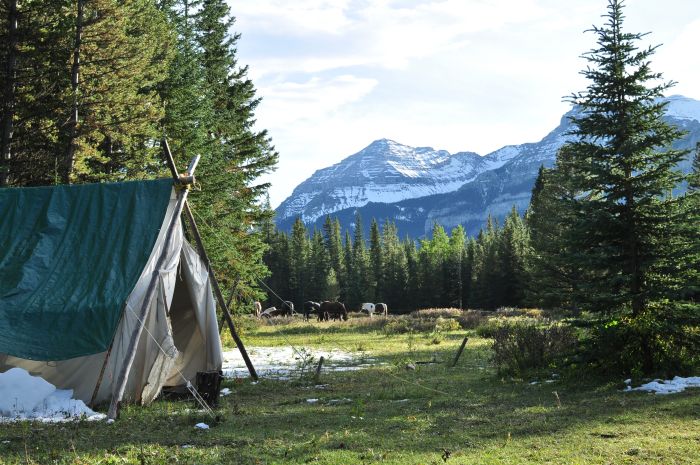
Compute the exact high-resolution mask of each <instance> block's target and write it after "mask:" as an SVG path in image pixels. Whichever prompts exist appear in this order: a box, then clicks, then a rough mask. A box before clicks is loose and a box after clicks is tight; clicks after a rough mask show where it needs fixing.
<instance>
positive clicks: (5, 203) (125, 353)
mask: <svg viewBox="0 0 700 465" xmlns="http://www.w3.org/2000/svg"><path fill="white" fill-rule="evenodd" d="M181 189H182V187H181V186H179V185H178V183H177V182H174V181H173V180H172V179H164V180H155V181H133V182H123V183H110V184H87V185H70V186H50V187H33V188H10V189H0V372H4V371H6V370H8V369H10V368H12V367H22V368H25V369H26V370H28V371H29V372H30V373H32V374H34V375H38V376H41V377H42V378H44V379H46V380H47V381H49V382H51V383H52V384H54V385H56V386H57V387H58V388H61V389H73V390H74V396H75V397H76V398H79V399H81V400H84V401H86V402H90V401H92V400H94V401H96V402H102V401H108V400H110V399H111V400H112V401H113V402H114V399H115V396H117V397H118V398H119V399H121V398H123V399H124V400H129V401H134V402H141V403H148V402H150V401H152V400H153V399H154V398H155V397H156V396H157V395H158V393H159V392H160V391H161V388H162V387H163V386H176V385H182V384H183V383H185V379H186V380H191V381H192V382H194V378H195V376H196V373H197V372H198V371H209V370H218V369H220V368H221V365H222V351H221V341H220V339H219V332H218V325H217V319H216V307H215V300H214V297H213V294H212V281H213V279H212V277H213V276H212V275H210V274H209V273H208V271H207V266H206V264H205V262H204V261H203V260H202V259H201V258H200V256H199V255H198V253H197V252H196V251H195V250H194V249H193V248H192V247H191V246H190V245H189V244H188V243H187V241H186V240H185V238H184V234H183V227H182V224H181V219H180V212H181V211H182V208H183V204H184V202H185V201H186V194H185V195H183V194H182V193H181V192H180V191H181ZM143 315H145V318H143V320H144V321H143V323H144V324H143V325H142V324H141V321H140V318H141V317H140V316H143ZM131 349H135V350H131ZM130 354H131V355H130ZM120 374H121V375H122V378H123V381H124V382H123V383H120ZM183 377H184V379H183ZM96 388H97V389H96ZM120 389H123V397H122V395H121V393H119V392H118V391H119V390H120Z"/></svg>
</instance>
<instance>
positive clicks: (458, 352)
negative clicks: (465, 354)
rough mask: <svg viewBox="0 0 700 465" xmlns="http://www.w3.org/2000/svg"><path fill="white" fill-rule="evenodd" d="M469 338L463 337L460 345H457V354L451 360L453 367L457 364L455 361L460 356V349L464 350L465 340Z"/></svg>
mask: <svg viewBox="0 0 700 465" xmlns="http://www.w3.org/2000/svg"><path fill="white" fill-rule="evenodd" d="M468 340H469V338H467V337H465V338H464V340H463V341H462V345H461V346H459V350H458V351H457V355H455V359H454V360H453V361H452V366H453V367H454V366H455V365H457V361H458V360H459V357H461V356H462V351H463V350H464V347H465V346H466V345H467V341H468Z"/></svg>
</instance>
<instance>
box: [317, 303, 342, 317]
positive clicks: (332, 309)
mask: <svg viewBox="0 0 700 465" xmlns="http://www.w3.org/2000/svg"><path fill="white" fill-rule="evenodd" d="M330 318H333V319H336V318H340V319H341V320H346V321H347V319H348V311H347V310H346V309H345V305H344V304H343V303H342V302H329V301H325V302H323V303H321V308H320V309H319V311H318V321H323V320H326V321H328V320H329V319H330Z"/></svg>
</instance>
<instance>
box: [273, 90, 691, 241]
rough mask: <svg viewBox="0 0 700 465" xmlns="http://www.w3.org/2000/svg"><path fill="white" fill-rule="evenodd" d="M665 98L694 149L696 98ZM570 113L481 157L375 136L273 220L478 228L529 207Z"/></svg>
mask: <svg viewBox="0 0 700 465" xmlns="http://www.w3.org/2000/svg"><path fill="white" fill-rule="evenodd" d="M668 100H669V104H668V106H667V114H666V118H667V119H668V121H669V122H670V123H672V124H674V125H676V126H678V127H680V128H681V129H683V130H684V131H686V135H685V136H684V137H683V138H682V139H680V140H678V141H677V142H676V144H675V145H676V146H677V147H678V148H687V149H693V148H694V147H695V145H696V144H697V143H698V142H699V141H700V101H697V100H693V99H690V98H686V97H682V96H673V97H669V98H668ZM572 111H573V110H572ZM571 115H572V112H568V113H567V114H565V115H564V116H563V117H562V119H561V122H560V124H559V126H557V127H556V128H555V129H554V130H553V131H552V132H550V133H549V134H547V135H546V136H545V137H544V138H543V139H542V140H540V141H539V142H536V143H526V144H521V145H515V146H506V147H503V148H501V149H499V150H496V151H495V152H492V153H490V154H488V155H486V156H483V157H482V156H479V155H477V154H475V153H473V152H460V153H456V154H453V155H451V154H450V153H448V152H446V151H444V150H433V149H432V148H427V147H422V148H412V147H408V146H405V145H401V144H399V143H397V142H394V141H390V140H386V139H383V140H378V141H375V142H373V143H372V144H370V145H369V146H368V147H367V148H365V149H363V150H362V151H360V152H358V153H356V154H354V155H351V156H349V157H347V158H345V159H344V160H343V161H341V162H340V163H337V164H335V165H333V166H331V167H328V168H324V169H321V170H318V171H317V172H316V173H314V174H313V175H312V176H311V177H310V178H309V179H307V180H306V181H304V182H303V183H301V184H300V185H299V186H297V188H296V189H295V190H294V192H293V193H292V195H291V196H290V197H289V198H287V199H286V200H285V201H284V202H282V204H281V205H280V206H279V207H278V208H277V223H278V226H279V227H280V228H281V229H286V230H288V229H290V228H291V224H292V223H293V222H294V220H295V219H296V218H297V217H298V216H301V218H302V220H303V221H304V222H305V223H307V224H308V225H313V224H317V225H319V226H320V225H321V224H322V223H323V220H324V218H325V215H327V214H331V215H332V216H337V217H338V218H340V220H341V224H342V225H343V226H344V227H352V226H353V222H354V217H355V213H356V212H359V213H360V214H361V216H362V218H363V219H364V220H365V225H364V226H365V227H368V225H369V221H370V219H371V218H377V219H378V220H383V219H386V218H389V219H392V220H394V221H395V222H396V224H397V226H398V228H399V232H400V234H401V235H406V234H408V235H409V236H411V237H421V236H424V235H426V234H428V233H429V232H430V230H431V229H432V226H433V224H434V223H435V222H438V223H440V224H441V225H443V226H444V227H445V228H446V229H448V230H449V229H450V228H452V227H454V226H457V225H458V224H462V225H464V227H465V228H466V229H467V232H468V233H469V234H476V233H477V232H478V230H479V228H481V227H482V226H483V224H484V222H485V220H486V218H487V216H488V215H489V214H491V215H493V216H494V217H496V218H497V219H501V218H503V217H504V216H505V215H506V214H507V213H508V211H509V210H510V209H511V208H512V207H513V205H515V206H516V208H517V209H518V210H519V211H521V212H523V211H524V210H525V209H526V208H527V205H528V204H529V202H530V193H531V190H532V186H533V184H534V181H535V178H536V176H537V171H538V169H539V167H540V166H541V165H544V166H546V167H550V166H552V165H553V164H554V160H555V157H556V153H557V150H558V149H559V147H561V146H562V144H564V142H565V141H566V138H567V136H566V133H567V132H568V131H569V129H570V121H569V117H570V116H571ZM691 156H692V154H691V155H689V157H688V159H687V160H686V161H684V162H683V163H682V164H681V169H683V170H684V171H688V170H689V169H690V160H691Z"/></svg>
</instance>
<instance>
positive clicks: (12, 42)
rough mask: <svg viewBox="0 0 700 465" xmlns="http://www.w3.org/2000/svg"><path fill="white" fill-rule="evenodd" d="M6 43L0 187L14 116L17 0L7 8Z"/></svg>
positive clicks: (9, 152)
mask: <svg viewBox="0 0 700 465" xmlns="http://www.w3.org/2000/svg"><path fill="white" fill-rule="evenodd" d="M7 22H8V28H7V31H8V44H7V67H6V68H5V85H4V89H3V97H4V98H3V100H4V101H5V105H4V108H3V110H4V111H3V118H2V119H3V128H2V158H1V159H0V161H1V162H2V163H1V164H0V187H5V186H7V184H8V183H9V178H10V160H11V159H12V135H13V133H14V126H13V121H12V120H13V119H14V116H15V79H16V77H15V71H16V68H17V0H10V2H9V5H8V10H7Z"/></svg>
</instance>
